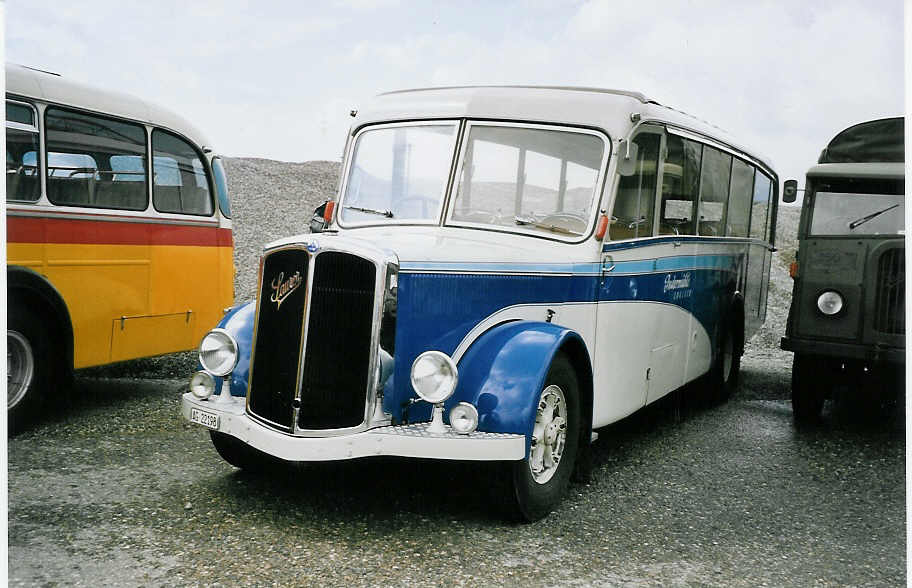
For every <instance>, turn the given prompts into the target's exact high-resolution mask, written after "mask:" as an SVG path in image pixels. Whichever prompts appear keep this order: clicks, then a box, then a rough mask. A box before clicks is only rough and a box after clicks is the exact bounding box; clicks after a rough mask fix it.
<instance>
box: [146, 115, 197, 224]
mask: <svg viewBox="0 0 912 588" xmlns="http://www.w3.org/2000/svg"><path fill="white" fill-rule="evenodd" d="M152 154H153V155H152V204H153V205H154V206H155V210H157V211H159V212H176V213H179V214H198V215H205V216H210V215H211V214H212V195H211V194H210V193H209V179H208V177H207V175H206V168H205V166H204V165H203V160H202V157H200V154H199V152H197V150H196V149H195V148H194V147H193V146H192V145H190V143H188V142H187V141H185V140H183V139H181V138H180V137H178V136H177V135H174V134H171V133H169V132H167V131H162V130H161V129H155V130H154V131H152Z"/></svg>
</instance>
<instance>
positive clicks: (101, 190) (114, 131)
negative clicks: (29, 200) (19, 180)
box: [45, 108, 148, 210]
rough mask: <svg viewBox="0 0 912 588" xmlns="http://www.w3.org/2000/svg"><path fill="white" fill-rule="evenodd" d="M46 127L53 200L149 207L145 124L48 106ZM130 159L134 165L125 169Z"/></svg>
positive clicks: (135, 208) (50, 198)
mask: <svg viewBox="0 0 912 588" xmlns="http://www.w3.org/2000/svg"><path fill="white" fill-rule="evenodd" d="M45 128H46V129H47V152H48V153H47V173H46V175H47V195H48V199H49V200H50V201H51V202H52V203H54V204H59V205H65V206H89V207H96V208H116V209H122V210H145V209H146V206H147V204H148V198H147V197H146V194H147V189H146V167H145V166H146V130H145V128H143V127H142V126H141V125H138V124H133V123H126V122H123V121H119V120H114V119H108V118H103V117H100V116H96V115H92V114H84V113H81V112H74V111H69V110H64V109H61V108H48V110H47V112H46V113H45ZM124 161H129V162H131V163H129V164H128V167H126V168H125V167H124V166H123V164H122V162H124Z"/></svg>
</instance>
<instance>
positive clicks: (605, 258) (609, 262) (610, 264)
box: [602, 254, 615, 272]
mask: <svg viewBox="0 0 912 588" xmlns="http://www.w3.org/2000/svg"><path fill="white" fill-rule="evenodd" d="M614 265H615V264H614V258H613V257H611V256H610V255H607V254H606V255H602V271H603V272H610V271H611V270H613V269H614Z"/></svg>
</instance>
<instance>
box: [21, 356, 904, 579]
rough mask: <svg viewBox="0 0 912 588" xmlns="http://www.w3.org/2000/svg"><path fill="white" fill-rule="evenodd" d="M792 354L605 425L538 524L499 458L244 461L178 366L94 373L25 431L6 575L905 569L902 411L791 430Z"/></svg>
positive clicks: (827, 574) (724, 573) (866, 575)
mask: <svg viewBox="0 0 912 588" xmlns="http://www.w3.org/2000/svg"><path fill="white" fill-rule="evenodd" d="M786 360H787V356H785V355H784V354H783V355H781V356H779V357H778V358H774V360H773V361H772V362H771V361H770V359H769V357H768V356H764V355H756V356H754V355H748V356H747V357H745V361H744V371H743V380H742V389H741V391H740V392H739V393H738V394H737V395H736V396H735V398H733V399H732V400H731V401H729V402H728V403H726V404H724V405H720V406H704V405H700V404H696V403H694V404H689V403H688V404H685V405H684V408H683V410H682V409H680V408H679V406H680V405H679V403H678V402H677V397H675V398H670V399H668V400H667V401H663V402H660V403H659V404H658V405H657V406H655V407H650V408H648V409H647V410H645V411H642V412H641V413H640V414H638V415H635V416H634V417H633V418H631V419H628V420H626V421H623V422H621V423H619V424H617V425H615V426H612V427H609V428H607V429H603V430H602V431H601V437H600V438H599V440H598V441H597V443H596V445H595V473H594V476H593V480H592V482H591V483H590V484H576V485H573V486H572V487H571V488H570V492H569V496H568V497H567V499H566V500H565V501H564V502H563V503H562V505H561V506H560V508H559V509H558V510H557V511H555V512H554V513H552V514H551V515H550V516H548V517H547V518H546V519H544V520H542V521H540V522H538V523H535V524H532V525H514V524H507V523H504V522H502V520H501V519H500V518H499V517H498V512H497V509H496V505H492V504H491V503H490V501H489V499H488V496H487V494H486V492H485V491H484V488H485V486H486V484H487V481H488V479H489V478H488V476H490V475H494V474H495V473H496V472H495V471H493V470H491V469H490V468H484V467H482V468H479V467H477V466H471V465H465V464H459V463H450V462H435V461H423V462H416V461H410V460H395V459H369V460H357V461H352V462H342V463H330V464H322V465H315V466H307V467H297V468H291V467H290V468H283V469H279V470H277V471H275V472H273V473H271V474H270V475H268V476H262V477H256V476H250V475H247V474H244V473H240V472H239V471H237V470H235V469H234V468H232V467H231V466H229V465H228V464H226V463H224V462H223V461H221V460H220V459H219V458H218V456H217V455H216V453H215V451H214V450H213V449H212V447H211V445H210V443H209V439H208V435H207V434H206V432H205V430H203V429H201V428H199V427H197V426H195V425H189V424H187V423H184V422H183V421H182V419H181V418H180V416H179V400H178V399H179V392H180V390H181V388H182V387H183V386H184V380H153V379H148V378H119V379H112V378H106V379H101V378H95V377H85V376H83V377H80V378H79V379H78V380H77V389H78V392H79V395H78V400H77V401H75V402H74V404H73V406H70V407H68V408H67V409H66V411H65V412H64V411H61V412H60V413H59V414H52V415H49V416H48V418H47V419H46V420H45V422H43V423H41V424H40V425H38V426H37V427H35V428H34V429H33V430H31V431H29V432H27V433H25V434H23V435H21V436H19V437H17V438H15V439H12V440H11V441H10V443H9V462H10V463H9V497H10V498H9V500H10V502H9V547H10V561H9V580H10V584H11V585H13V586H51V585H76V586H97V585H123V586H140V585H145V586H158V585H163V586H172V585H179V586H184V585H212V586H215V585H221V586H235V585H262V586H270V585H278V586H287V585H293V584H307V585H337V586H339V585H346V586H348V585H353V586H376V585H391V586H406V585H409V586H412V585H488V584H492V585H509V586H512V585H525V586H540V585H592V584H601V585H605V584H609V585H624V586H649V585H710V586H759V585H770V586H808V585H854V586H891V585H893V586H896V585H902V584H904V583H905V514H904V510H905V499H904V476H903V469H904V465H903V464H904V451H905V443H904V438H903V425H902V423H901V422H899V423H897V422H891V423H889V425H888V426H886V425H884V424H883V423H882V422H881V421H879V420H877V419H876V418H875V417H873V416H865V415H863V414H862V416H860V417H859V414H861V413H864V411H859V410H858V407H853V406H850V404H851V403H850V402H845V403H843V404H837V405H836V406H833V407H832V410H831V411H830V413H829V415H828V418H827V421H826V423H825V424H824V426H822V427H820V428H819V429H816V430H812V431H797V430H796V429H795V427H794V426H793V424H792V415H791V406H790V403H789V401H788V400H786V398H787V397H788V393H789V392H788V390H789V384H788V365H787V363H786ZM771 366H772V369H771ZM899 420H901V419H899Z"/></svg>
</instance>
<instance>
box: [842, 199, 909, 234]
mask: <svg viewBox="0 0 912 588" xmlns="http://www.w3.org/2000/svg"><path fill="white" fill-rule="evenodd" d="M897 206H899V204H894V205H893V206H888V207H886V208H884V209H883V210H878V211H877V212H872V213H871V214H869V215H867V216H863V217H861V218H859V219H855V220H853V221H852V222H850V223H849V230H852V229H854V228H855V227H859V226H861V225H863V224H865V223H866V222H868V221H869V220H871V219H872V218H874V217H876V216H880V215H882V214H883V213H885V212H888V211H890V210H893V209H894V208H896V207H897Z"/></svg>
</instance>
